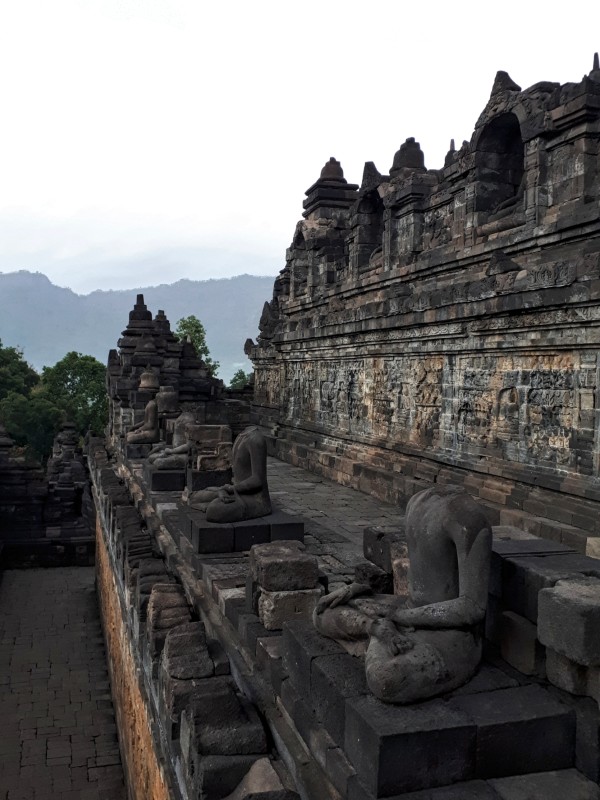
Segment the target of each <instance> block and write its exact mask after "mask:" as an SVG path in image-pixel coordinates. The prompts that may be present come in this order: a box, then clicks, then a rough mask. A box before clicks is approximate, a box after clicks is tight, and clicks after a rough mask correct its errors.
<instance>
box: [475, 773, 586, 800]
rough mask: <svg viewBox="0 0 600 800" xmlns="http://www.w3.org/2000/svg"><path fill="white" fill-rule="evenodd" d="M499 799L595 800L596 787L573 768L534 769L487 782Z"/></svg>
mask: <svg viewBox="0 0 600 800" xmlns="http://www.w3.org/2000/svg"><path fill="white" fill-rule="evenodd" d="M489 784H490V786H491V787H492V788H493V790H494V791H495V792H496V796H497V797H499V798H500V800H529V798H530V797H539V798H543V799H544V800H599V798H600V789H599V788H598V785H597V784H596V783H592V781H589V780H588V779H587V778H585V777H584V776H583V775H582V774H581V773H580V772H577V770H575V769H565V770H560V771H552V772H538V773H534V774H532V775H522V776H520V777H512V778H500V779H499V780H493V781H490V782H489Z"/></svg>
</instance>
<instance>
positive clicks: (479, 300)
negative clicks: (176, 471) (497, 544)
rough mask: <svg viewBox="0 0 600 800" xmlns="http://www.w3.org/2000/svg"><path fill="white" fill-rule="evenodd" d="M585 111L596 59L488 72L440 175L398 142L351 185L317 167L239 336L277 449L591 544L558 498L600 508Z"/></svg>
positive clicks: (594, 276)
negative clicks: (558, 68) (253, 324)
mask: <svg viewBox="0 0 600 800" xmlns="http://www.w3.org/2000/svg"><path fill="white" fill-rule="evenodd" d="M599 108H600V70H599V69H598V68H597V65H596V62H594V68H593V69H592V71H591V72H590V73H589V74H588V75H586V76H584V78H583V79H582V80H581V81H579V82H576V83H568V84H565V85H560V84H558V83H551V82H547V81H543V82H539V83H537V84H535V85H534V86H531V87H529V88H526V89H522V88H521V87H520V86H519V85H518V84H517V83H515V81H513V80H512V78H511V77H510V76H509V75H508V74H507V73H506V72H498V74H497V75H496V78H495V80H494V82H493V85H492V88H491V92H490V97H489V100H488V103H487V104H486V107H485V108H484V109H483V111H482V113H481V115H480V117H479V119H478V120H477V121H476V123H475V128H474V131H473V134H472V136H471V138H470V139H469V140H465V141H463V142H462V145H461V146H460V147H457V146H456V145H455V142H454V140H452V142H451V144H450V148H449V150H448V153H447V155H446V158H445V160H444V163H443V165H441V166H440V167H439V168H435V169H432V168H431V167H429V166H428V165H427V160H426V157H425V154H424V153H423V151H422V149H421V147H420V145H419V142H418V141H417V140H416V139H415V138H412V137H409V138H407V139H406V140H405V141H404V142H403V143H402V144H401V145H400V147H399V149H398V150H397V152H396V153H395V154H394V156H393V158H392V164H391V167H390V169H389V173H388V174H385V173H384V172H383V171H380V170H379V169H378V168H377V166H376V165H375V164H374V163H373V162H370V161H369V162H367V163H366V164H365V168H364V172H363V176H362V180H361V183H360V185H356V184H350V183H349V182H348V181H347V178H346V177H344V172H343V170H342V165H341V164H339V162H338V161H336V159H335V158H330V159H329V160H328V161H327V163H326V164H325V166H324V167H323V169H322V171H321V174H320V176H319V178H318V180H317V181H316V182H315V183H313V184H312V185H311V186H310V188H309V189H308V190H307V192H306V194H307V197H306V200H305V201H304V204H303V205H304V212H303V219H302V220H301V221H300V222H299V223H298V224H297V226H296V230H295V232H294V236H293V241H292V245H291V247H290V249H289V250H288V252H287V258H286V264H285V267H284V269H283V270H282V272H281V273H280V275H279V276H278V277H277V279H276V281H275V286H274V292H273V299H272V301H270V302H269V303H268V304H267V305H266V306H265V312H264V314H263V318H262V319H261V327H260V334H259V336H258V339H257V342H256V344H255V343H254V342H252V341H249V342H247V343H246V353H247V354H249V356H250V358H251V359H252V361H253V364H254V368H255V376H256V393H255V397H254V407H253V421H254V422H256V423H257V424H258V425H259V426H261V427H262V429H263V431H264V433H265V436H266V437H267V442H268V444H269V450H270V452H271V453H273V454H276V455H277V456H278V457H280V458H282V459H285V460H288V461H291V462H292V463H296V464H298V465H300V466H303V467H307V468H309V469H311V470H315V471H316V472H319V473H322V474H324V475H327V476H329V477H332V478H334V479H336V480H338V481H340V482H342V483H344V484H346V485H350V486H355V487H361V488H365V489H367V490H368V491H370V492H372V493H373V494H375V495H377V496H378V497H381V498H382V499H386V500H391V501H393V502H398V501H403V498H406V497H409V496H410V495H411V494H413V493H414V492H415V491H416V490H418V489H421V488H424V487H425V486H427V484H428V482H436V481H439V480H441V481H451V482H453V483H458V484H460V483H463V482H466V484H467V485H469V487H470V491H473V492H474V493H475V495H476V496H478V497H479V498H480V499H481V501H482V502H484V504H485V505H486V509H487V511H488V512H489V513H490V515H491V519H492V520H493V521H495V522H498V521H499V520H500V518H502V519H503V520H510V521H511V522H515V523H519V522H522V521H523V520H524V519H525V517H526V516H527V515H528V514H529V515H531V514H535V515H536V518H537V519H538V523H536V526H537V527H536V532H539V531H540V530H542V529H543V530H545V531H546V535H548V536H550V537H555V538H557V539H559V540H560V539H561V537H566V536H569V537H572V536H575V535H574V534H572V533H571V532H570V531H569V530H567V527H568V526H570V527H571V528H574V529H577V531H578V533H577V537H578V538H577V546H578V548H579V549H580V550H583V551H585V549H586V547H589V546H591V545H589V544H588V541H587V535H588V534H592V533H594V532H597V531H598V523H597V518H598V517H597V515H596V516H593V515H590V516H589V517H588V518H585V519H584V518H583V517H582V516H581V515H580V514H577V512H576V510H575V506H573V511H572V512H571V513H570V514H566V513H565V512H564V509H562V510H558V506H557V502H556V499H557V497H559V496H563V497H569V498H573V503H575V498H580V497H585V498H587V499H588V500H590V501H591V502H600V491H599V490H598V487H597V480H598V478H599V477H600V446H599V444H598V443H599V442H600V431H599V430H598V422H597V420H598V418H600V416H599V415H598V411H600V408H599V407H598V396H599V393H598V387H597V369H598V367H599V366H600V363H599V361H598V350H599V345H600V335H599V334H598V331H599V328H598V321H599V320H600V302H599V301H600V289H599V288H598V287H599V286H600V282H599V280H598V279H599V278H600V222H599V215H598V204H599V202H600V190H599V186H600V184H599V183H598V169H599V164H600V152H599V151H600V146H599V142H600V110H599ZM417 122H418V121H417ZM557 493H559V494H557ZM565 526H567V527H565Z"/></svg>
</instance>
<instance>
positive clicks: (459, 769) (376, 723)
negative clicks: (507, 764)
mask: <svg viewBox="0 0 600 800" xmlns="http://www.w3.org/2000/svg"><path fill="white" fill-rule="evenodd" d="M480 696H481V695H478V697H480ZM476 732H477V729H476V726H475V724H474V723H473V722H472V721H471V720H470V719H469V718H468V717H467V716H466V715H465V714H464V713H462V712H461V711H460V710H458V709H454V708H450V707H449V706H448V704H447V703H444V702H443V701H442V700H431V701H428V702H425V703H415V704H413V705H410V706H392V705H388V704H386V703H382V702H381V701H379V700H377V699H376V698H375V697H373V696H371V695H368V696H365V697H355V698H352V699H350V700H347V701H346V731H345V745H344V750H345V752H346V755H347V756H348V758H349V759H350V761H351V762H352V764H353V766H354V768H355V769H356V772H357V776H358V778H359V780H360V782H361V783H362V784H363V785H364V787H365V789H366V790H367V791H368V792H370V793H371V794H372V795H373V796H374V797H389V796H390V795H394V794H400V793H402V792H411V791H416V790H417V789H428V788H430V787H435V786H443V785H444V784H449V783H454V782H456V781H464V780H468V779H469V778H472V777H474V773H475V741H476Z"/></svg>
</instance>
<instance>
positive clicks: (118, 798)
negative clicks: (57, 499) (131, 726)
mask: <svg viewBox="0 0 600 800" xmlns="http://www.w3.org/2000/svg"><path fill="white" fill-rule="evenodd" d="M0 715H1V718H2V731H1V733H0V797H2V798H3V800H4V798H6V797H8V798H9V800H12V798H23V799H25V798H27V800H46V798H59V797H60V798H63V800H76V798H81V800H83V799H84V798H85V800H125V798H126V792H125V786H124V779H123V770H122V767H121V757H120V753H119V744H118V740H117V728H116V724H115V717H114V713H113V707H112V700H111V695H110V685H109V679H108V672H107V667H106V656H105V648H104V640H103V637H102V630H101V627H100V618H99V612H98V604H97V600H96V594H95V589H94V570H93V568H91V567H70V568H57V569H51V570H50V569H47V570H38V569H34V570H22V571H16V570H15V571H6V572H4V573H3V574H2V575H1V578H0Z"/></svg>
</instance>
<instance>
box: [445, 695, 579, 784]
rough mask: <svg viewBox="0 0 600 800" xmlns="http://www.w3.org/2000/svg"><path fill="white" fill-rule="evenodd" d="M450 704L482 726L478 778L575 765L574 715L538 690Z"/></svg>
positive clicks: (460, 699) (466, 698)
mask: <svg viewBox="0 0 600 800" xmlns="http://www.w3.org/2000/svg"><path fill="white" fill-rule="evenodd" d="M448 705H449V706H450V707H451V708H453V709H456V710H457V711H460V712H461V713H462V714H464V715H465V716H466V717H468V718H469V719H470V720H471V721H472V722H473V723H474V724H475V725H476V726H477V756H476V773H477V777H480V778H500V777H503V776H505V775H522V774H524V773H527V772H539V771H541V770H549V769H566V768H568V767H571V766H572V765H573V763H574V758H575V713H574V711H573V710H572V709H570V708H569V707H568V706H566V705H563V704H562V703H559V702H558V701H557V700H555V699H554V697H553V696H552V695H551V694H550V693H549V692H547V691H545V690H544V689H542V688H540V687H539V686H520V687H518V688H516V689H499V690H497V691H494V692H484V693H481V694H477V695H470V696H468V695H465V696H462V697H455V698H453V699H452V700H450V701H449V703H448Z"/></svg>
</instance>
